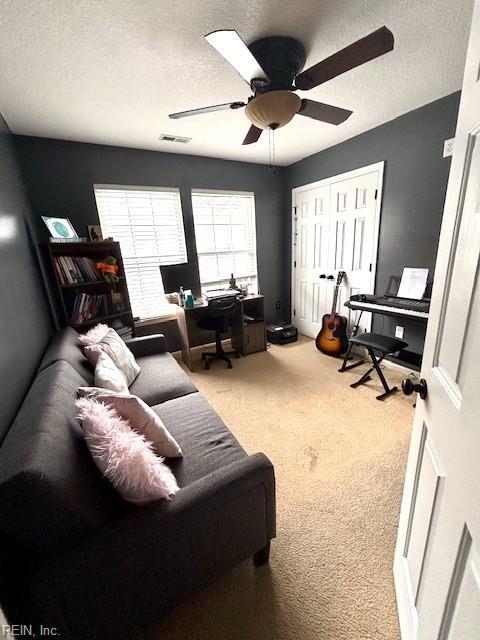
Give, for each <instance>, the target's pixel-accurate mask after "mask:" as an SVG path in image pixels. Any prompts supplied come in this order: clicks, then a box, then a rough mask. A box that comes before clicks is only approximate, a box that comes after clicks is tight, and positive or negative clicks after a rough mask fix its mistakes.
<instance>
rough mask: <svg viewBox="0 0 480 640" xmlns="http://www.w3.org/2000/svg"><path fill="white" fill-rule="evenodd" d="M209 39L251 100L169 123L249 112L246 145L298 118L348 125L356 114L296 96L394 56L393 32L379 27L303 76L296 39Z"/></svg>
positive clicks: (216, 34) (215, 34)
mask: <svg viewBox="0 0 480 640" xmlns="http://www.w3.org/2000/svg"><path fill="white" fill-rule="evenodd" d="M205 39H206V40H207V42H208V43H209V44H211V45H212V47H214V48H215V49H216V50H217V51H218V53H220V55H222V56H223V57H224V58H225V60H227V62H229V63H230V64H231V65H232V66H233V67H234V69H236V71H237V72H238V73H239V74H240V75H241V76H242V78H243V79H244V80H245V81H246V82H247V84H249V86H250V88H251V90H252V92H253V95H252V96H250V97H249V98H248V102H241V101H238V102H226V103H224V104H217V105H214V106H211V107H202V108H200V109H190V110H189V111H180V112H179V113H171V114H170V118H173V119H177V118H186V117H188V116H195V115H199V114H202V113H211V112H212V111H223V110H227V109H241V108H243V107H245V114H246V116H247V118H248V119H249V120H250V121H251V122H252V125H251V127H250V129H249V131H248V133H247V135H246V136H245V139H244V141H243V143H242V144H252V143H253V142H257V140H258V139H259V138H260V135H261V133H262V130H263V129H278V128H279V127H283V126H284V125H285V124H287V123H288V122H290V120H291V119H292V118H293V116H294V115H295V114H299V115H301V116H307V117H308V118H313V119H314V120H319V121H320V122H328V123H330V124H335V125H338V124H341V123H342V122H345V120H346V119H347V118H349V117H350V116H351V115H352V113H353V112H352V111H349V110H348V109H341V108H340V107H334V106H332V105H329V104H323V103H322V102H316V101H315V100H307V99H301V98H300V97H299V96H297V94H296V93H294V91H296V90H297V89H300V90H301V91H307V90H308V89H313V88H314V87H318V86H319V85H320V84H323V83H324V82H327V81H328V80H331V79H332V78H335V77H336V76H339V75H340V74H342V73H345V71H349V70H350V69H354V68H355V67H359V66H360V65H361V64H364V63H365V62H368V61H369V60H373V59H374V58H378V56H382V55H383V54H384V53H388V52H389V51H392V49H393V42H394V39H393V34H392V32H391V31H390V30H389V29H387V27H381V28H380V29H377V30H376V31H374V32H373V33H371V34H370V35H368V36H365V37H364V38H361V39H360V40H357V41H356V42H354V43H353V44H351V45H349V46H348V47H345V48H344V49H342V50H341V51H338V52H337V53H334V54H333V55H331V56H330V57H328V58H326V59H325V60H322V61H321V62H318V63H317V64H315V65H313V67H310V68H309V69H306V70H305V71H302V69H303V67H304V65H305V58H306V54H305V48H304V46H303V44H302V43H301V42H300V41H299V40H296V39H295V38H290V37H287V36H269V37H266V38H261V39H260V40H256V41H255V42H252V44H250V45H249V46H247V45H246V44H245V42H244V41H243V40H242V39H241V37H240V36H239V35H238V33H237V32H236V31H235V30H220V31H212V33H209V34H207V35H206V36H205Z"/></svg>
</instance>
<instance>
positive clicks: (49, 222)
mask: <svg viewBox="0 0 480 640" xmlns="http://www.w3.org/2000/svg"><path fill="white" fill-rule="evenodd" d="M42 220H43V221H44V223H45V225H46V227H47V229H48V230H49V232H50V235H51V236H52V238H54V239H55V240H80V238H79V237H78V234H77V232H76V231H75V229H74V228H73V225H72V223H71V222H70V220H69V219H68V218H57V217H56V216H42Z"/></svg>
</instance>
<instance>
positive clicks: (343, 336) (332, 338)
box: [315, 271, 348, 356]
mask: <svg viewBox="0 0 480 640" xmlns="http://www.w3.org/2000/svg"><path fill="white" fill-rule="evenodd" d="M344 277H345V271H339V272H338V276H337V282H336V284H335V291H334V294H333V304H332V312H331V313H326V314H325V315H324V316H323V318H322V328H321V329H320V333H319V334H318V336H317V338H316V340H315V346H316V347H317V349H318V350H319V351H321V352H322V353H324V354H325V355H327V356H339V355H341V354H342V353H345V351H346V350H347V349H348V338H347V319H346V318H345V317H344V316H340V315H338V313H337V301H338V290H339V289H340V285H341V284H342V280H343V278H344Z"/></svg>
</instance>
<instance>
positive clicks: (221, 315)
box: [197, 296, 240, 369]
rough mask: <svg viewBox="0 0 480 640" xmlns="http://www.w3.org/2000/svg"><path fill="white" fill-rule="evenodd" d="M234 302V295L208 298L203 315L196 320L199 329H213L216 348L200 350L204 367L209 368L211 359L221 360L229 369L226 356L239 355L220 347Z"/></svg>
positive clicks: (230, 365)
mask: <svg viewBox="0 0 480 640" xmlns="http://www.w3.org/2000/svg"><path fill="white" fill-rule="evenodd" d="M236 304H237V298H236V296H225V297H224V298H214V299H213V300H209V301H208V307H207V309H206V314H205V316H204V317H203V318H200V320H198V322H197V326H198V327H200V329H205V330H206V331H215V345H216V350H215V351H203V352H202V360H205V369H210V362H211V361H212V360H223V361H224V362H226V363H227V366H228V368H229V369H231V368H232V361H231V360H230V358H229V357H228V356H235V358H238V357H239V355H240V354H239V353H238V351H224V350H223V347H222V333H227V332H228V329H229V327H231V326H232V319H233V314H234V312H235V305H236Z"/></svg>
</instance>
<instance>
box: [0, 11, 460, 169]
mask: <svg viewBox="0 0 480 640" xmlns="http://www.w3.org/2000/svg"><path fill="white" fill-rule="evenodd" d="M471 9H472V0H455V1H452V0H263V1H262V0H244V1H241V0H237V1H234V0H223V1H221V0H120V1H118V0H0V34H1V40H0V41H1V48H0V111H1V112H2V113H3V115H4V117H5V119H6V120H7V122H8V124H9V125H10V128H11V129H12V131H13V132H15V133H19V134H26V135H33V136H45V137H52V138H63V139H66V140H79V141H83V142H95V143H101V144H110V145H116V146H127V147H137V148H143V149H156V150H161V151H167V152H174V153H188V154H194V155H206V156H214V157H221V158H229V159H235V160H244V161H250V162H268V135H265V134H264V135H263V136H262V139H261V141H260V143H257V144H254V145H251V146H249V147H242V146H241V141H242V139H243V137H244V135H245V133H246V131H247V130H248V126H249V123H248V121H247V120H246V117H245V115H244V114H243V112H242V111H241V110H239V111H228V112H222V113H212V114H207V115H203V116H197V117H194V118H191V119H188V120H187V119H186V120H180V121H173V120H170V119H169V118H168V113H170V112H173V111H180V110H183V109H189V108H195V107H202V106H206V105H210V104H216V103H221V102H228V101H229V100H232V101H233V100H239V99H240V100H245V99H246V98H247V97H248V95H249V88H248V86H247V85H246V84H245V83H244V82H243V81H242V80H241V78H240V77H239V76H238V75H237V74H236V72H235V71H234V70H233V69H232V68H231V67H230V66H229V65H228V64H227V63H226V62H225V61H224V60H223V59H222V58H221V57H220V56H219V55H218V54H217V53H216V52H215V51H214V50H213V49H212V47H210V45H208V43H207V42H205V40H204V39H203V37H202V36H203V35H204V34H206V33H208V32H209V31H212V30H214V29H232V28H235V29H237V30H238V32H239V33H240V35H241V36H242V37H243V39H244V40H245V41H246V42H247V44H248V43H249V42H251V41H253V40H255V39H256V38H259V37H263V36H267V35H275V34H276V35H290V36H293V37H296V38H298V39H300V40H301V41H302V42H303V43H304V45H305V47H306V49H307V64H306V66H307V67H308V66H310V65H311V64H314V63H316V62H318V61H319V60H321V59H323V58H325V57H327V56H328V55H330V54H332V53H334V52H335V51H337V50H339V49H341V48H343V47H344V46H346V45H348V44H350V43H351V42H353V41H354V40H357V39H358V38H361V37H363V36H364V35H367V34H368V33H370V32H371V31H373V30H375V29H377V28H378V27H380V26H382V25H386V26H387V27H389V28H390V29H391V30H392V31H393V33H394V35H395V49H394V51H393V52H391V53H389V54H387V55H385V56H383V57H381V58H378V59H377V60H374V61H372V62H369V63H367V64H365V65H364V66H362V67H359V68H357V69H355V70H353V71H350V72H348V73H345V74H344V75H342V76H340V77H338V78H336V79H334V80H331V81H330V82H328V83H326V84H324V85H322V86H321V87H317V88H316V89H313V90H312V91H309V92H300V95H301V96H302V95H303V96H304V97H307V96H308V97H309V98H312V99H317V100H319V101H322V102H327V103H330V104H334V105H337V106H340V107H345V108H348V109H352V110H353V111H354V114H353V116H351V118H350V119H349V120H348V121H347V122H346V123H344V124H342V125H340V126H338V127H335V126H332V125H328V124H323V123H319V122H315V121H313V120H310V119H309V118H304V117H301V116H296V117H295V118H294V120H293V121H292V122H291V123H290V124H288V125H287V126H286V127H284V128H282V129H280V130H279V131H277V132H276V134H275V147H276V159H277V163H278V164H281V165H286V164H290V163H291V162H294V161H296V160H299V159H301V158H304V157H306V156H308V155H310V154H312V153H315V152H316V151H320V150H321V149H325V148H326V147H330V146H332V145H334V144H337V143H339V142H341V141H343V140H346V139H347V138H351V137H352V136H354V135H357V134H359V133H362V132H363V131H366V130H368V129H371V128H372V127H375V126H377V125H379V124H382V123H383V122H387V121H388V120H391V119H392V118H395V117H397V116H399V115H401V114H402V113H405V112H407V111H410V110H411V109H414V108H417V107H420V106H422V105H424V104H426V103H428V102H431V101H432V100H435V99H437V98H440V97H442V96H445V95H447V94H449V93H452V92H453V91H456V90H458V89H459V88H460V87H461V84H462V73H463V65H464V58H465V52H466V46H467V37H468V30H469V22H470V16H471ZM161 133H169V134H176V135H180V136H189V137H191V138H192V141H191V142H190V143H189V144H188V145H181V144H173V143H169V142H160V141H159V140H158V136H159V135H160V134H161Z"/></svg>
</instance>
